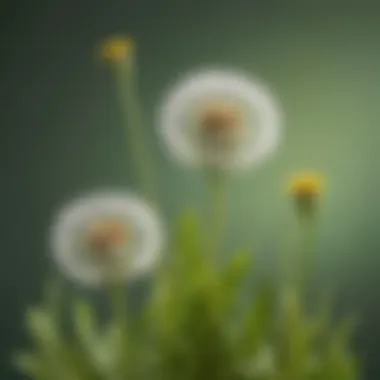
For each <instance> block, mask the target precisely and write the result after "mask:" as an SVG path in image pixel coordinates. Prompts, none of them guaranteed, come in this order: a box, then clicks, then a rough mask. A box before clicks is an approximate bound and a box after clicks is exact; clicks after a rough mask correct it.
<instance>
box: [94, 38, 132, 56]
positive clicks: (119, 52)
mask: <svg viewBox="0 0 380 380" xmlns="http://www.w3.org/2000/svg"><path fill="white" fill-rule="evenodd" d="M132 50H133V40H132V39H131V38H129V37H125V36H113V37H109V38H107V39H106V40H105V41H104V42H103V43H102V44H101V45H100V49H99V55H100V57H101V58H102V59H104V60H106V61H110V62H119V61H122V60H124V59H126V58H127V57H128V56H129V55H130V54H131V53H132Z"/></svg>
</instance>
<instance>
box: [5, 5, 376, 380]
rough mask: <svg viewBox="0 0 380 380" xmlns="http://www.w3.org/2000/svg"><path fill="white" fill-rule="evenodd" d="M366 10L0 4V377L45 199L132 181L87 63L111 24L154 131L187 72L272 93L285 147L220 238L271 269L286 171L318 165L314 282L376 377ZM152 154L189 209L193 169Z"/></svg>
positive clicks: (26, 298)
mask: <svg viewBox="0 0 380 380" xmlns="http://www.w3.org/2000/svg"><path fill="white" fill-rule="evenodd" d="M379 12H380V7H379V6H377V5H376V2H372V3H371V2H369V1H356V2H350V1H345V2H343V1H342V2H338V1H336V2H334V1H330V2H301V1H299V2H296V1H286V2H285V1H277V2H276V1H254V0H207V1H206V0H203V1H195V0H194V1H190V0H187V1H185V0H172V1H169V0H156V1H154V0H150V1H148V0H134V1H127V0H125V1H122V0H113V1H111V0H108V1H105V0H104V1H101V0H91V1H90V0H77V1H71V0H66V1H58V0H50V1H43V0H34V1H18V2H16V1H3V2H2V3H1V6H0V17H1V24H0V28H1V36H0V38H1V51H2V54H1V59H0V78H1V82H0V83H1V87H0V95H1V112H0V126H1V140H0V141H1V144H2V146H1V163H2V168H3V169H2V171H3V176H2V180H1V190H0V191H1V212H2V215H3V222H2V226H1V227H2V228H1V231H2V242H3V247H2V256H1V258H2V261H1V266H0V292H1V295H2V296H3V299H2V304H1V313H0V315H1V326H2V335H1V350H2V354H3V357H4V364H3V365H2V368H1V369H0V372H1V373H0V378H1V379H11V378H12V379H13V378H16V375H14V374H12V373H11V370H10V367H9V365H8V363H7V361H8V357H7V356H8V355H9V354H10V353H11V351H12V350H13V349H14V348H16V347H17V346H19V345H20V344H21V343H22V342H23V339H24V338H23V331H22V312H23V311H24V309H25V307H26V306H27V305H28V304H30V303H31V302H35V301H36V300H38V297H39V293H40V286H41V281H42V279H43V278H44V276H45V274H46V272H47V268H48V265H49V261H48V259H47V258H46V254H47V253H48V252H47V249H46V237H47V230H48V227H49V222H50V220H51V217H52V215H53V213H54V211H55V210H56V208H57V207H59V206H60V205H61V204H62V203H63V202H65V201H66V200H68V199H70V198H71V197H72V196H75V195H77V194H80V193H81V192H83V191H87V190H92V189H94V188H98V187H113V186H116V187H117V186H132V185H133V177H132V172H131V168H130V167H129V161H128V155H127V152H126V151H125V149H124V146H125V144H124V142H123V140H122V138H121V136H122V134H121V133H122V131H121V130H120V118H119V113H118V110H117V107H116V103H115V99H114V92H113V88H112V86H111V81H110V77H109V75H108V74H107V70H106V69H105V68H104V67H102V66H101V65H100V64H99V63H97V62H96V61H95V60H94V47H95V46H96V44H97V42H98V41H99V39H101V38H103V37H104V36H106V35H108V34H110V33H114V32H126V33H130V34H132V35H134V36H135V38H136V41H137V44H138V54H139V57H138V59H139V71H140V84H141V94H142V98H143V100H144V106H145V109H146V114H147V118H148V121H149V127H150V129H151V131H152V137H153V130H154V126H155V125H154V112H155V109H156V107H157V105H158V102H159V100H160V97H161V94H162V92H163V91H164V89H165V88H166V86H168V85H170V83H171V82H172V81H174V80H176V79H177V78H178V77H179V75H180V74H182V73H185V72H187V71H189V70H193V69H197V68H202V67H204V66H209V67H210V66H216V67H230V68H234V67H236V68H237V69H243V70H247V71H251V72H252V73H253V74H254V75H257V76H258V77H260V78H261V79H262V80H264V81H266V82H267V83H268V84H269V85H270V86H271V87H272V89H273V91H274V92H275V93H276V94H277V96H278V98H279V99H280V101H281V102H282V106H283V111H284V115H285V130H284V140H283V144H282V146H281V148H280V149H279V151H278V154H277V156H276V157H274V158H273V159H272V160H271V161H270V162H268V163H267V164H266V165H265V166H264V167H263V168H262V169H260V171H258V172H256V173H253V174H252V175H251V174H250V175H248V176H245V177H244V178H237V179H236V180H235V181H234V183H233V184H232V185H231V189H230V195H229V196H230V199H229V201H230V204H229V212H230V216H231V219H230V222H229V226H230V230H229V234H228V239H227V246H236V245H243V246H244V245H250V246H252V247H254V248H256V250H257V251H258V252H259V254H260V259H261V261H260V262H261V264H260V265H262V269H263V271H264V270H267V271H271V268H272V267H273V264H274V258H275V256H274V254H275V252H274V250H275V249H276V248H277V247H278V246H281V245H282V243H281V242H282V240H281V239H283V236H284V234H286V228H287V226H288V224H289V221H290V220H291V213H290V211H289V209H288V204H287V200H286V197H285V195H284V186H285V181H286V178H287V176H288V174H289V173H291V172H293V171H295V170H300V169H301V170H302V169H316V170H321V171H323V173H325V175H326V177H327V184H326V185H327V186H326V194H325V196H324V202H323V204H322V207H321V226H320V227H321V228H320V241H319V242H320V244H319V248H320V249H319V261H318V262H319V265H318V286H321V287H323V288H326V287H327V288H330V287H331V286H333V287H334V288H335V289H336V290H337V291H338V294H339V300H340V301H341V305H340V306H339V309H340V312H344V311H346V310H349V309H354V310H358V311H360V312H361V313H362V315H363V319H362V324H361V326H360V330H359V334H358V339H357V345H358V347H360V348H361V349H363V350H365V351H366V352H368V363H367V365H366V375H367V376H368V377H366V378H368V379H371V380H372V379H377V378H379V377H380V365H379V364H378V360H377V357H378V354H379V353H380V342H379V338H380V330H379V328H378V324H379V320H380V309H379V307H378V305H377V294H378V286H379V284H380V280H378V270H379V268H380V259H379V258H378V251H379V248H380V234H379V232H378V231H379V227H378V223H379V221H380V197H379V195H378V194H379V190H380V180H379V179H378V176H379V178H380V172H379V169H378V165H379V163H378V162H379V158H380V155H379V153H378V147H379V142H380V129H379V128H380V125H379V124H380V102H379V99H380V49H379V44H380V24H379V23H378V17H379V16H378V15H379ZM154 149H155V153H156V154H157V155H158V170H159V177H160V179H161V191H162V202H163V204H164V206H165V208H166V210H167V215H168V217H172V216H173V215H174V214H175V212H176V210H178V208H179V207H181V206H182V205H184V204H195V205H199V207H202V182H201V178H200V176H199V175H198V173H196V172H191V171H187V170H182V169H181V168H178V167H176V166H175V165H173V164H172V162H169V161H168V160H167V159H166V157H165V156H164V155H163V153H162V151H161V149H160V147H159V146H158V144H156V146H155V147H154ZM273 273H275V271H274V270H273Z"/></svg>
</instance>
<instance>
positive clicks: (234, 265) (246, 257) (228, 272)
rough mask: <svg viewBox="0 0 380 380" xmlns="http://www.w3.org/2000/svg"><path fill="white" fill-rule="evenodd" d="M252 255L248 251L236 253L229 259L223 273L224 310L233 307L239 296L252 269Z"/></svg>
mask: <svg viewBox="0 0 380 380" xmlns="http://www.w3.org/2000/svg"><path fill="white" fill-rule="evenodd" d="M251 262H252V254H251V253H250V252H247V251H240V252H236V253H235V254H233V255H231V257H230V258H229V260H228V262H227V265H226V267H225V268H224V270H222V273H221V287H222V289H221V291H222V292H223V303H224V308H225V309H226V311H228V309H229V308H231V307H232V306H233V300H234V299H236V296H237V295H238V294H239V290H240V286H241V284H242V282H243V280H244V278H245V275H246V274H247V273H248V270H249V269H250V265H249V264H250V263H251Z"/></svg>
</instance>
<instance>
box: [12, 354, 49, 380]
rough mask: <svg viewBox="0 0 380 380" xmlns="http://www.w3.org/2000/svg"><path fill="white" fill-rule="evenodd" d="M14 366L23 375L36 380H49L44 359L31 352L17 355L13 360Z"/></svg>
mask: <svg viewBox="0 0 380 380" xmlns="http://www.w3.org/2000/svg"><path fill="white" fill-rule="evenodd" d="M13 364H14V366H15V367H16V368H17V369H18V370H19V371H20V372H21V373H23V374H25V375H28V376H30V377H32V378H33V379H35V380H47V375H46V373H45V372H46V368H45V366H44V361H43V359H41V358H39V357H38V356H37V355H35V354H33V353H29V352H22V353H20V354H17V355H16V356H15V357H14V359H13Z"/></svg>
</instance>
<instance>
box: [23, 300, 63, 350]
mask: <svg viewBox="0 0 380 380" xmlns="http://www.w3.org/2000/svg"><path fill="white" fill-rule="evenodd" d="M26 325H27V329H28V331H29V333H30V335H31V336H32V338H33V339H34V340H35V342H36V343H37V344H38V345H39V346H40V347H43V348H44V349H48V350H50V349H52V348H55V347H56V346H57V345H58V344H59V343H60V334H59V330H58V327H57V326H56V324H55V321H54V320H53V318H52V315H51V314H50V313H49V312H47V311H46V310H44V309H43V308H41V307H33V308H30V309H29V310H28V311H27V313H26Z"/></svg>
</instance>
